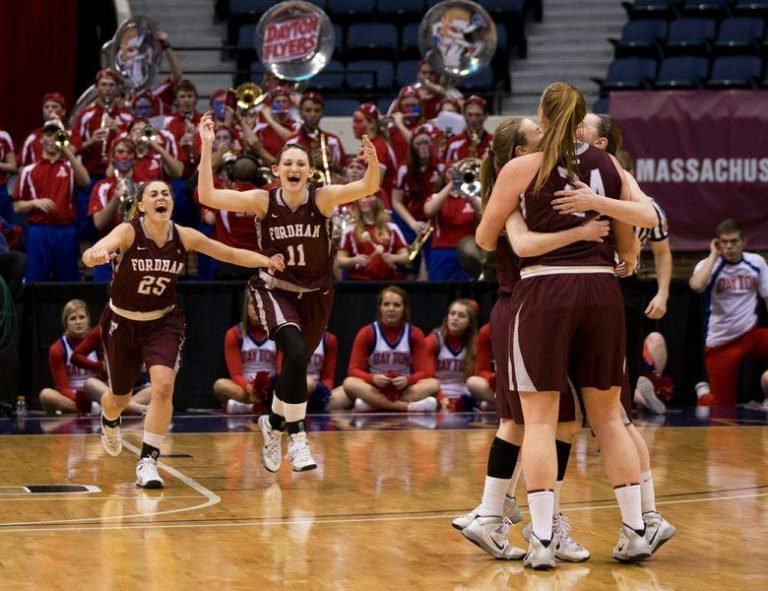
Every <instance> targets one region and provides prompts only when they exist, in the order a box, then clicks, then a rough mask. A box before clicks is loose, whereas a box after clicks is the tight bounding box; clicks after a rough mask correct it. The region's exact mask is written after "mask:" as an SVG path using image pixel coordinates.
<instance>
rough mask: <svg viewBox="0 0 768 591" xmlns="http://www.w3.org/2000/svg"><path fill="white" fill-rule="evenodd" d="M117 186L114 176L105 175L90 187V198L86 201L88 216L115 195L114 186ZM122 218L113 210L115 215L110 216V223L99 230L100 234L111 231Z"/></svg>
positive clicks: (99, 209) (102, 207) (100, 209)
mask: <svg viewBox="0 0 768 591" xmlns="http://www.w3.org/2000/svg"><path fill="white" fill-rule="evenodd" d="M116 186H117V179H116V178H115V177H113V176H112V177H107V178H105V179H102V180H100V181H99V182H98V183H96V184H95V185H94V186H93V189H91V198H90V199H89V201H88V216H89V217H93V216H94V214H96V213H98V212H100V211H102V210H103V209H104V208H105V207H107V204H109V202H110V201H112V199H113V198H114V197H115V187H116ZM122 221H123V219H122V218H121V217H120V214H119V213H118V212H117V210H115V215H114V216H112V220H111V221H110V223H109V224H108V225H107V226H105V227H104V228H103V229H102V230H101V235H102V236H104V235H106V234H108V233H109V232H111V231H112V229H114V228H115V227H116V226H117V225H119V224H120V223H121V222H122Z"/></svg>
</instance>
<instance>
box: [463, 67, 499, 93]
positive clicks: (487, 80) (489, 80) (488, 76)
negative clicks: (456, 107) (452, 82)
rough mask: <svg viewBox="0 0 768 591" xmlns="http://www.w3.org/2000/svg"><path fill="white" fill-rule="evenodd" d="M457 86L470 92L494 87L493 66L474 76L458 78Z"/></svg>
mask: <svg viewBox="0 0 768 591" xmlns="http://www.w3.org/2000/svg"><path fill="white" fill-rule="evenodd" d="M456 86H457V87H459V88H460V89H461V90H464V91H468V92H480V93H482V92H483V91H487V90H492V89H493V72H492V71H491V68H485V69H484V70H482V71H480V72H479V73H478V74H475V75H474V76H466V77H465V78H457V79H456Z"/></svg>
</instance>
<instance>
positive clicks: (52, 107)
mask: <svg viewBox="0 0 768 591" xmlns="http://www.w3.org/2000/svg"><path fill="white" fill-rule="evenodd" d="M66 114H67V111H66V102H65V101H64V95H62V94H61V93H60V92H49V93H48V94H46V95H45V96H44V97H43V124H45V123H46V122H47V121H50V120H51V119H58V120H59V121H64V117H65V115H66ZM42 134H43V128H42V127H41V128H40V129H36V130H35V131H33V132H32V133H30V134H29V135H28V136H27V139H25V140H24V144H23V145H22V147H21V166H27V165H28V164H32V163H33V162H37V161H38V160H40V154H42V151H43V148H42V146H41V145H40V136H41V135H42Z"/></svg>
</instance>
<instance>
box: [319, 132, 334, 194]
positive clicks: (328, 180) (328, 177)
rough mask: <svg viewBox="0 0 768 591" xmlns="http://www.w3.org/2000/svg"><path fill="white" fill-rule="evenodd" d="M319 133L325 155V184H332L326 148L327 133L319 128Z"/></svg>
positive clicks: (321, 148)
mask: <svg viewBox="0 0 768 591" xmlns="http://www.w3.org/2000/svg"><path fill="white" fill-rule="evenodd" d="M317 133H319V134H320V153H321V154H322V157H323V175H324V177H325V179H324V180H325V184H326V185H330V184H331V170H330V169H331V167H330V166H329V164H328V151H327V150H326V149H325V134H324V133H323V132H322V131H320V130H319V129H318V130H317Z"/></svg>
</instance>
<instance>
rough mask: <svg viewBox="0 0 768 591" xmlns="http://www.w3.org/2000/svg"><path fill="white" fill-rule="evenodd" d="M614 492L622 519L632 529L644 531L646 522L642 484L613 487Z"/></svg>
mask: <svg viewBox="0 0 768 591" xmlns="http://www.w3.org/2000/svg"><path fill="white" fill-rule="evenodd" d="M613 492H614V493H616V500H617V501H618V502H619V509H621V520H622V521H623V522H624V523H625V524H626V525H628V526H629V527H631V528H632V529H635V530H637V531H643V530H644V529H645V524H644V523H643V512H642V508H641V507H642V506H641V502H640V485H639V484H632V485H628V486H619V487H617V488H615V489H613Z"/></svg>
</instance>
